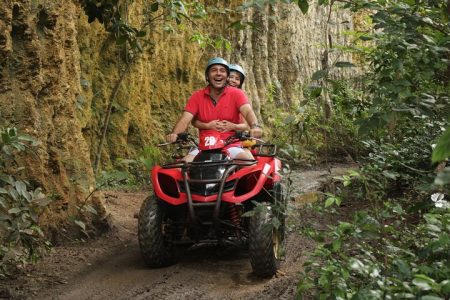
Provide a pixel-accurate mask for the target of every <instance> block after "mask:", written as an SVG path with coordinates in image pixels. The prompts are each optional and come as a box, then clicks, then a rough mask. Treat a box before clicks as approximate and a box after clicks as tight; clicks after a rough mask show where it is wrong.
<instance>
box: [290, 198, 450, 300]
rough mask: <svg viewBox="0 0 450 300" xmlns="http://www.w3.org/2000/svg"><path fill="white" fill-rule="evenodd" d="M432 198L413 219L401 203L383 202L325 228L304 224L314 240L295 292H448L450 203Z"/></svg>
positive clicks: (371, 295) (363, 295)
mask: <svg viewBox="0 0 450 300" xmlns="http://www.w3.org/2000/svg"><path fill="white" fill-rule="evenodd" d="M441 195H442V194H441ZM434 198H437V197H434ZM432 200H433V196H432ZM434 200H436V199H434ZM434 200H433V201H429V202H428V204H430V205H432V203H433V202H434V204H435V206H436V207H435V208H433V209H431V210H430V212H429V213H426V214H424V215H423V216H417V217H418V218H419V219H420V221H419V224H418V225H415V224H414V225H411V224H410V223H409V222H405V221H406V220H407V217H408V214H407V210H405V209H404V208H403V207H402V206H401V205H400V204H394V203H392V202H385V203H384V205H383V206H381V207H378V208H377V209H373V208H372V209H370V210H362V211H360V212H358V213H356V214H355V215H354V217H353V220H352V221H351V222H343V221H341V222H339V223H338V224H336V225H334V226H332V227H330V230H329V231H326V232H323V231H317V230H308V232H307V233H308V234H309V235H310V236H311V237H313V238H314V239H315V240H316V241H318V242H319V244H318V247H317V248H316V250H315V251H314V253H313V254H312V256H311V257H310V259H308V261H307V262H306V263H305V271H304V273H303V274H302V280H301V282H300V283H299V285H298V295H297V296H298V298H300V299H301V298H303V297H311V296H313V297H314V298H319V299H335V298H340V299H399V298H416V297H426V296H428V297H440V298H436V299H443V298H446V297H448V296H450V289H449V287H450V281H449V280H448V278H450V226H449V224H450V203H449V202H447V201H445V200H443V197H442V198H441V199H440V200H436V201H434ZM439 201H441V203H440V205H437V204H438V203H439ZM430 202H431V203H430ZM347 204H349V203H348V202H347ZM444 204H445V205H446V207H443V205H444ZM421 299H425V298H421ZM430 299H431V298H430Z"/></svg>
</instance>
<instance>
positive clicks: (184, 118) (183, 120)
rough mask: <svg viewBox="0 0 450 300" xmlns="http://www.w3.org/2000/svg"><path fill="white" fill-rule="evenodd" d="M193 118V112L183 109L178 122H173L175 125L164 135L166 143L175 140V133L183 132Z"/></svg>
mask: <svg viewBox="0 0 450 300" xmlns="http://www.w3.org/2000/svg"><path fill="white" fill-rule="evenodd" d="M193 118H194V115H193V114H191V113H190V112H187V111H184V112H183V114H182V115H181V117H180V119H179V120H178V122H177V123H176V124H175V127H174V128H173V129H172V133H170V134H168V135H166V141H167V142H168V143H173V142H175V141H176V140H177V134H179V133H181V132H185V131H186V129H187V128H188V126H189V123H191V121H192V119H193Z"/></svg>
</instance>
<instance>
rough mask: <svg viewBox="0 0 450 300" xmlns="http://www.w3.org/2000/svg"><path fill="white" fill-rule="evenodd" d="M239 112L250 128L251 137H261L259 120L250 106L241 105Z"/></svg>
mask: <svg viewBox="0 0 450 300" xmlns="http://www.w3.org/2000/svg"><path fill="white" fill-rule="evenodd" d="M239 111H240V112H241V114H242V116H243V117H244V119H245V120H246V121H247V123H248V124H249V126H250V135H251V136H253V137H256V138H259V137H261V135H262V129H261V127H260V126H259V125H258V119H257V118H256V115H255V112H254V111H253V109H252V107H251V106H250V104H244V105H241V107H240V108H239Z"/></svg>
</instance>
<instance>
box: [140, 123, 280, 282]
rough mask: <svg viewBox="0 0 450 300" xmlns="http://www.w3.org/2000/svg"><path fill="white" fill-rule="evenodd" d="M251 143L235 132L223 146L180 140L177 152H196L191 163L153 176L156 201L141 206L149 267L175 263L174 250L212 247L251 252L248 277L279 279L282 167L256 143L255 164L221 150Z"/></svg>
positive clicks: (215, 139)
mask: <svg viewBox="0 0 450 300" xmlns="http://www.w3.org/2000/svg"><path fill="white" fill-rule="evenodd" d="M249 139H252V138H250V137H249V136H248V133H242V132H237V133H236V134H234V135H233V136H231V137H229V138H228V139H227V140H221V139H220V134H219V133H216V134H215V135H208V136H201V137H200V145H197V143H196V142H195V140H194V138H193V137H192V136H191V135H189V134H186V133H182V134H179V135H178V138H177V141H176V142H175V143H176V144H178V150H180V149H186V148H188V147H192V146H193V145H195V146H198V147H199V149H200V152H199V154H198V155H197V156H196V157H195V158H194V160H193V162H190V163H187V162H184V161H180V160H178V161H176V162H174V163H169V164H165V165H162V166H159V165H158V166H155V167H154V168H153V169H152V172H151V178H152V184H153V189H154V196H151V197H148V198H147V199H146V200H145V201H144V202H143V204H142V206H141V209H140V212H139V225H138V236H139V246H140V249H141V253H142V256H143V258H144V261H145V262H146V263H147V264H148V265H149V266H150V267H164V266H168V265H171V264H173V263H175V261H176V259H175V251H174V250H175V247H176V246H177V245H180V244H191V245H195V244H202V243H211V244H216V245H234V246H238V247H246V248H247V247H248V252H249V256H250V261H251V265H252V268H253V273H255V274H256V275H257V276H260V277H265V278H267V277H271V276H272V275H274V274H275V273H276V271H277V269H278V266H279V262H280V259H281V257H282V255H283V251H284V249H283V246H284V236H285V234H284V231H285V222H284V219H285V208H286V199H285V196H284V194H283V188H282V184H281V175H280V171H281V161H280V160H279V159H278V158H277V157H276V146H275V145H273V144H268V143H265V142H263V141H261V140H258V139H254V140H257V143H256V144H255V145H253V146H252V150H251V151H252V153H253V156H254V157H255V159H254V160H243V159H230V158H229V157H228V156H227V153H226V151H224V147H225V146H227V145H229V144H231V143H236V142H239V141H243V140H249ZM161 145H167V143H166V144H161ZM174 158H175V157H174ZM244 214H245V215H244Z"/></svg>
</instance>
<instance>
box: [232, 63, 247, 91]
mask: <svg viewBox="0 0 450 300" xmlns="http://www.w3.org/2000/svg"><path fill="white" fill-rule="evenodd" d="M229 68H230V72H232V71H235V72H238V73H239V74H240V77H241V84H240V85H239V88H241V87H242V85H243V84H244V80H245V72H244V69H243V68H242V67H241V66H240V65H234V64H230V65H229Z"/></svg>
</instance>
